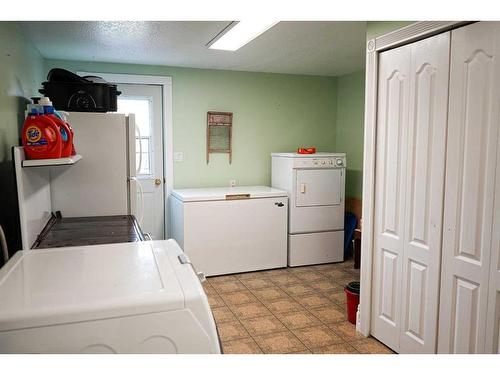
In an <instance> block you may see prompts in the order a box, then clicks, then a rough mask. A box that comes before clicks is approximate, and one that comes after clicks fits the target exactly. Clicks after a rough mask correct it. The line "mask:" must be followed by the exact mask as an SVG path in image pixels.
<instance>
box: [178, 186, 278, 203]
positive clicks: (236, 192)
mask: <svg viewBox="0 0 500 375" xmlns="http://www.w3.org/2000/svg"><path fill="white" fill-rule="evenodd" d="M172 195H173V196H174V197H176V198H177V199H179V200H181V201H183V202H200V201H220V200H232V199H253V198H273V197H286V196H287V192H286V191H283V190H279V189H275V188H272V187H269V186H235V187H215V188H198V189H176V190H173V191H172Z"/></svg>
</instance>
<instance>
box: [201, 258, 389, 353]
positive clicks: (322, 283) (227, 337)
mask: <svg viewBox="0 0 500 375" xmlns="http://www.w3.org/2000/svg"><path fill="white" fill-rule="evenodd" d="M356 280H359V270H355V269H354V268H353V263H352V261H347V262H343V263H330V264H322V265H317V266H305V267H294V268H281V269H276V270H269V271H259V272H248V273H242V274H234V275H227V276H216V277H209V278H208V279H207V282H206V283H205V284H204V288H205V291H206V292H207V295H208V300H209V303H210V306H211V308H212V311H213V314H214V318H215V322H216V325H217V328H218V330H219V335H220V339H221V343H222V349H223V351H224V353H226V354H232V353H233V354H250V353H255V354H261V353H274V354H292V353H307V354H311V353H313V354H328V353H329V354H351V353H352V354H356V353H366V354H369V353H373V354H382V353H393V352H392V351H391V350H390V349H389V348H387V347H386V346H384V345H383V344H382V343H380V342H379V341H377V340H375V339H374V338H365V337H363V336H361V335H360V334H358V333H357V332H356V331H355V327H354V325H353V324H351V323H349V322H348V321H347V320H346V312H345V294H344V290H343V289H344V286H345V285H346V284H347V283H348V282H350V281H356Z"/></svg>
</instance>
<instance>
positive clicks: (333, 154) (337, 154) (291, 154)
mask: <svg viewBox="0 0 500 375" xmlns="http://www.w3.org/2000/svg"><path fill="white" fill-rule="evenodd" d="M345 155H346V154H345V153H342V152H316V153H315V154H298V153H296V152H273V153H272V154H271V156H272V157H281V158H331V157H337V158H339V157H345Z"/></svg>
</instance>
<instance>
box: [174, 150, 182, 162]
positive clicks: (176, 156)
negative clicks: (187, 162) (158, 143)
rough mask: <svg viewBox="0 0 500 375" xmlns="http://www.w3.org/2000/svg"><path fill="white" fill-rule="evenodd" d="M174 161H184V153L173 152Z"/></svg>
mask: <svg viewBox="0 0 500 375" xmlns="http://www.w3.org/2000/svg"><path fill="white" fill-rule="evenodd" d="M174 161H184V153H183V152H180V151H178V152H174Z"/></svg>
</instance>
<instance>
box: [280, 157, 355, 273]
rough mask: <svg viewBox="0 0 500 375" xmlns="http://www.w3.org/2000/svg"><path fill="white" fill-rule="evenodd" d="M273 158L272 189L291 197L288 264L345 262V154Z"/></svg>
mask: <svg viewBox="0 0 500 375" xmlns="http://www.w3.org/2000/svg"><path fill="white" fill-rule="evenodd" d="M271 156H272V186H273V187H274V188H278V189H282V190H285V191H287V193H288V197H289V216H288V265H289V266H302V265H307V264H320V263H329V262H341V261H343V260H344V192H345V166H346V155H345V154H341V153H316V154H310V155H303V154H296V153H273V154H271Z"/></svg>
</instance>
